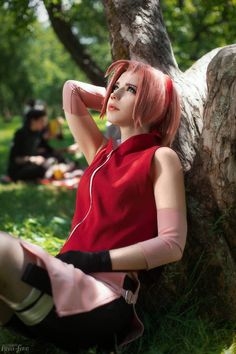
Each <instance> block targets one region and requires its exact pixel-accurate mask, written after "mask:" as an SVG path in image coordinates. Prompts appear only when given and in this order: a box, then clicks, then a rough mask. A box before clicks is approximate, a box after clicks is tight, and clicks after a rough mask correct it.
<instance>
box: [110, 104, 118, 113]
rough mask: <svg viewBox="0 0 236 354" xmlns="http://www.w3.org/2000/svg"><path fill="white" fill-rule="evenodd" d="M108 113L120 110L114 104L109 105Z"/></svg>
mask: <svg viewBox="0 0 236 354" xmlns="http://www.w3.org/2000/svg"><path fill="white" fill-rule="evenodd" d="M108 111H119V108H117V107H116V106H114V105H113V104H109V106H108Z"/></svg>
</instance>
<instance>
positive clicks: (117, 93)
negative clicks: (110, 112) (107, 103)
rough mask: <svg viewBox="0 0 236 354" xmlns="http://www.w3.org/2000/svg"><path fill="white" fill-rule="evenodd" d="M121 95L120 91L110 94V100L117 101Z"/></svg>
mask: <svg viewBox="0 0 236 354" xmlns="http://www.w3.org/2000/svg"><path fill="white" fill-rule="evenodd" d="M121 94H122V89H117V90H115V91H113V92H112V93H111V98H113V99H118V100H119V99H120V97H121Z"/></svg>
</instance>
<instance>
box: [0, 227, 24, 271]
mask: <svg viewBox="0 0 236 354" xmlns="http://www.w3.org/2000/svg"><path fill="white" fill-rule="evenodd" d="M18 243H19V241H18V240H17V239H16V238H14V237H13V236H11V235H9V234H7V233H6V232H2V231H0V271H1V269H4V268H5V267H4V266H5V265H6V263H9V261H10V259H11V257H12V256H13V254H14V249H15V248H16V246H17V245H16V244H18Z"/></svg>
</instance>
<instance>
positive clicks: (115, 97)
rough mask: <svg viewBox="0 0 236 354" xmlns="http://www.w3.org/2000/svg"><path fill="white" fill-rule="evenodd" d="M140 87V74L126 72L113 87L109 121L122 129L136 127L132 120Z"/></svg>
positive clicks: (108, 105) (108, 115)
mask: <svg viewBox="0 0 236 354" xmlns="http://www.w3.org/2000/svg"><path fill="white" fill-rule="evenodd" d="M137 86H138V74H137V73H132V72H129V71H126V72H124V73H123V74H122V75H121V76H120V77H119V79H118V80H117V81H116V83H115V84H114V86H113V91H112V93H111V95H110V97H109V99H108V102H107V111H106V112H107V120H108V121H109V122H110V123H112V124H115V125H118V126H120V127H127V126H132V127H133V126H134V121H133V119H132V116H133V110H134V105H135V98H136V91H137Z"/></svg>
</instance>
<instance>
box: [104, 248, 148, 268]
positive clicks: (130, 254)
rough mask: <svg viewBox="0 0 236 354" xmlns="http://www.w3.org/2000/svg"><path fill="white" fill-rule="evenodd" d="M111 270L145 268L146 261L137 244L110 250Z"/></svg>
mask: <svg viewBox="0 0 236 354" xmlns="http://www.w3.org/2000/svg"><path fill="white" fill-rule="evenodd" d="M109 252H110V257H111V263H112V270H122V271H123V270H141V269H147V262H146V259H145V257H144V255H143V252H142V249H141V247H140V246H139V244H135V245H131V246H127V247H123V248H118V249H114V250H110V251H109Z"/></svg>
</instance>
